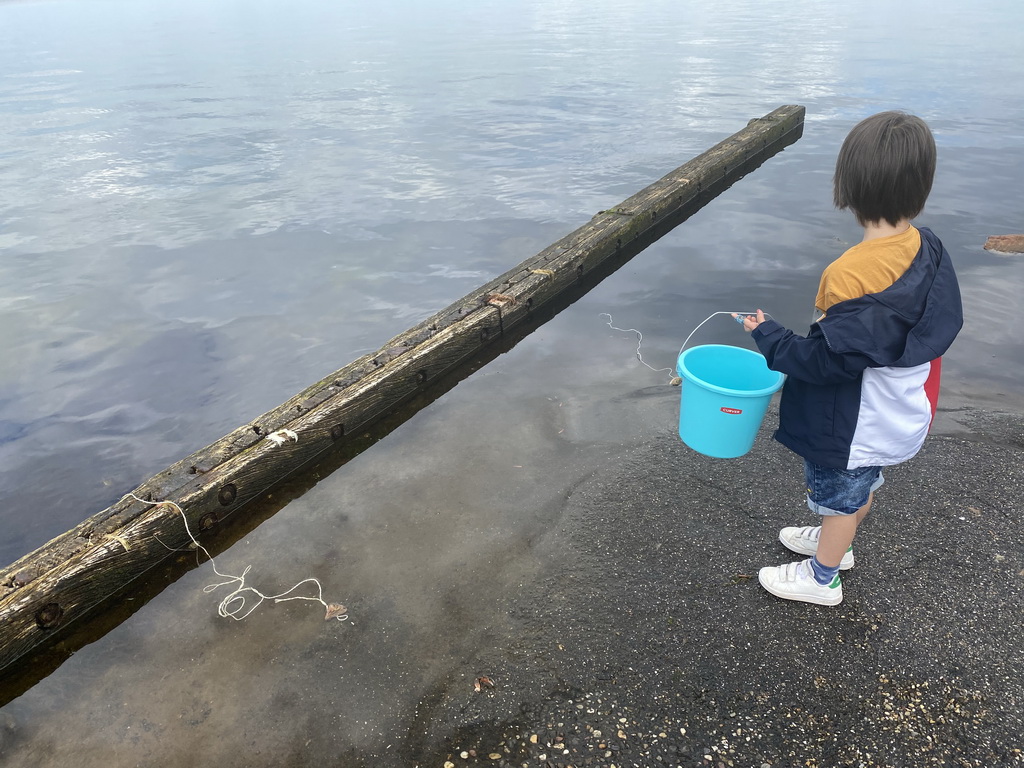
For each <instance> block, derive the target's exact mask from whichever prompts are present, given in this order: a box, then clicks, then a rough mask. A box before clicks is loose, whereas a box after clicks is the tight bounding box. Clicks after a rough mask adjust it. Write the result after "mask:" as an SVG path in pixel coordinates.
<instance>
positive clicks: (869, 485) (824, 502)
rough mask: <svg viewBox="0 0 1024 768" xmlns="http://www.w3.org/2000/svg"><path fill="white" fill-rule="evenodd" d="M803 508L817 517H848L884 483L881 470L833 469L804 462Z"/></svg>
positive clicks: (873, 468) (865, 468)
mask: <svg viewBox="0 0 1024 768" xmlns="http://www.w3.org/2000/svg"><path fill="white" fill-rule="evenodd" d="M804 477H805V478H806V480H807V506H808V507H810V508H811V511H812V512H816V513H817V514H819V515H852V514H853V513H854V512H856V511H857V510H858V509H860V508H861V507H863V506H864V505H865V504H867V503H868V497H869V496H870V495H871V492H872V491H874V490H876V489H878V488H879V487H881V485H882V483H884V482H885V478H884V477H882V468H881V467H857V469H833V468H832V467H822V466H819V465H817V464H812V463H811V462H809V461H807V460H806V459H805V460H804Z"/></svg>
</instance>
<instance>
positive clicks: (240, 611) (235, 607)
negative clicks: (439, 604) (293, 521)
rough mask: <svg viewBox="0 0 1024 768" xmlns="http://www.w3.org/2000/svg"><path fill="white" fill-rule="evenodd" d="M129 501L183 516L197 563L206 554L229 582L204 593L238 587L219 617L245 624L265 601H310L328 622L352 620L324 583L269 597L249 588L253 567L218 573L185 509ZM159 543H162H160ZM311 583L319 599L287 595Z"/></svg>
mask: <svg viewBox="0 0 1024 768" xmlns="http://www.w3.org/2000/svg"><path fill="white" fill-rule="evenodd" d="M127 498H132V499H135V500H136V501H141V502H142V503H143V504H149V505H151V506H154V507H157V508H159V507H166V508H168V509H173V510H174V511H175V512H177V513H178V514H179V515H180V516H181V521H182V523H183V524H184V526H185V533H187V534H188V537H189V539H191V540H192V544H193V545H194V546H195V548H196V562H197V563H198V562H199V553H200V552H202V553H203V554H204V555H206V557H207V559H208V560H209V561H210V567H211V568H213V572H214V573H216V574H217V575H218V576H220V577H221V578H223V579H226V581H221V582H218V583H216V584H209V585H207V586H206V587H204V588H203V592H207V593H211V592H214V591H216V590H218V589H220V588H221V587H225V586H228V585H231V584H234V585H235V589H234V590H233V591H232V592H230V593H229V594H228V595H227V596H226V597H225V598H224V599H223V600H221V601H220V605H219V606H218V608H217V613H218V615H220V616H222V617H223V618H230V619H234V620H235V621H241V620H242V619H244V618H246V617H247V616H248V615H249V614H251V613H252V612H253V611H255V610H256V609H257V608H259V607H260V605H262V604H263V601H265V600H272V601H274V602H275V603H284V602H287V601H289V600H309V601H310V602H314V603H320V604H321V605H322V606H323V607H324V609H325V615H324V620H325V621H330V620H331V619H336V620H338V621H345V620H346V619H347V618H348V613H347V610H346V608H345V606H344V605H342V604H341V603H328V602H327V601H326V600H324V596H323V594H324V593H323V587H322V586H321V584H320V581H319V580H318V579H315V578H313V577H310V578H308V579H303V580H302V581H300V582H299V583H298V584H296V585H295V586H293V587H291V588H290V589H286V590H285V591H284V592H281V593H280V594H277V595H265V594H263V593H262V592H260V591H259V590H258V589H256V588H255V587H250V586H246V583H245V577H246V576H247V575H248V573H249V571H250V570H251V569H252V566H251V565H247V566H246V567H245V570H243V571H242V574H241V575H240V576H233V575H231V574H230V573H221V572H220V571H219V570H218V569H217V564H216V562H214V559H213V555H211V554H210V552H209V551H208V550H207V549H206V547H204V546H203V545H202V544H200V543H199V540H198V539H197V538H196V537H195V536H194V535H193V534H192V529H191V528H189V525H188V518H187V517H186V516H185V512H184V510H182V508H181V507H179V506H178V505H177V504H175V503H174V502H173V501H147V500H146V499H140V498H139V497H138V496H136V495H135V494H134V493H128V494H125V495H124V496H123V497H122V501H123V500H124V499H127ZM157 540H158V541H159V539H157ZM160 543H161V544H162V545H163V546H164V547H167V545H166V544H164V543H163V542H162V541H161V542H160ZM167 549H171V551H178V550H174V549H172V548H171V547H167ZM309 583H312V584H315V585H316V591H317V595H316V597H312V596H309V595H292V596H291V597H286V595H291V594H292V592H295V591H296V590H297V589H298V588H299V587H301V586H302V585H304V584H309ZM251 598H255V601H254V602H252V600H251ZM249 603H251V604H249ZM247 604H248V605H247Z"/></svg>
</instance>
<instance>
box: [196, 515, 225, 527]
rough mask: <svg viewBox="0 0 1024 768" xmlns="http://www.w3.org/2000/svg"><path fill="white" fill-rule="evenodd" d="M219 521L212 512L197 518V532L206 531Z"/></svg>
mask: <svg viewBox="0 0 1024 768" xmlns="http://www.w3.org/2000/svg"><path fill="white" fill-rule="evenodd" d="M218 522H220V520H219V519H218V518H217V515H216V514H215V513H213V512H207V513H206V514H205V515H203V516H202V517H200V518H199V530H200V531H208V530H210V529H211V528H213V526H215V525H216V524H217V523H218Z"/></svg>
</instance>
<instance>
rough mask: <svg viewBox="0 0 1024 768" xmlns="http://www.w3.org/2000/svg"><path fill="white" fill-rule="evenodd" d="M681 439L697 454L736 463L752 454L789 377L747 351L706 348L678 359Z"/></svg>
mask: <svg viewBox="0 0 1024 768" xmlns="http://www.w3.org/2000/svg"><path fill="white" fill-rule="evenodd" d="M676 373H677V374H678V375H679V376H681V377H682V379H683V381H682V394H681V397H680V405H679V437H681V438H682V440H683V442H684V443H686V444H687V445H688V446H690V447H691V448H693V450H695V451H697V452H698V453H703V454H704V455H706V456H714V457H715V458H718V459H735V458H736V457H737V456H742V455H743V454H745V453H746V452H747V451H749V450H750V449H751V448H752V447H753V445H754V438H755V437H757V431H758V430H759V429H760V428H761V422H762V421H763V420H764V414H765V411H767V410H768V403H769V402H770V401H771V399H772V395H773V394H774V393H775V392H777V391H778V390H779V388H780V387H781V386H782V384H783V382H784V381H785V379H786V377H785V376H783V375H782V374H781V373H778V372H777V371H772V370H769V368H768V364H767V363H766V362H765V359H764V356H763V355H760V354H758V353H757V352H752V351H751V350H749V349H743V348H742V347H730V346H727V345H724V344H704V345H702V346H699V347H692V348H691V349H687V350H686V351H685V352H683V353H682V354H680V355H679V360H678V362H677V363H676Z"/></svg>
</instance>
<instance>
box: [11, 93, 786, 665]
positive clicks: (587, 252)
mask: <svg viewBox="0 0 1024 768" xmlns="http://www.w3.org/2000/svg"><path fill="white" fill-rule="evenodd" d="M803 119H804V108H803V107H800V106H785V107H780V108H779V109H777V110H775V111H773V112H771V113H770V114H768V115H766V116H765V117H762V118H757V119H754V120H751V121H750V123H749V124H748V125H747V127H746V128H744V129H743V130H741V131H739V132H738V133H736V134H734V135H732V136H730V137H729V138H727V139H725V140H724V141H722V142H721V143H719V144H717V145H716V146H714V147H712V148H711V149H709V150H708V151H706V152H704V153H703V154H701V155H699V156H698V157H696V158H694V159H693V160H690V161H689V162H687V163H686V164H685V165H683V166H681V167H679V168H677V169H676V170H675V171H672V172H671V173H669V174H668V175H667V176H665V177H664V178H662V179H661V180H659V181H657V182H655V183H654V184H652V185H650V186H649V187H647V188H646V189H644V190H642V191H640V192H638V193H637V194H635V195H633V196H632V197H630V198H628V199H627V200H625V201H623V202H622V203H620V204H619V205H617V206H615V207H614V208H610V209H608V210H606V211H602V212H600V213H599V214H597V215H596V216H594V217H593V219H592V220H591V221H590V222H589V223H587V224H585V225H584V226H582V227H580V228H579V229H577V230H576V231H575V232H572V233H571V234H569V235H567V236H566V237H564V238H562V239H561V240H559V241H558V242H556V243H554V244H553V245H551V246H549V247H548V248H545V249H544V250H543V251H541V252H540V253H538V254H536V255H535V256H533V257H532V258H529V259H527V260H526V261H524V262H523V263H521V264H519V265H518V266H516V267H515V268H513V269H511V270H509V271H508V272H506V273H505V274H503V275H501V276H500V277H498V278H497V279H495V280H492V281H491V282H489V283H487V284H486V285H484V286H482V287H481V288H479V289H478V290H476V291H473V292H472V293H470V294H468V295H467V296H465V297H463V298H462V299H460V300H459V301H457V302H455V303H454V304H452V305H451V306H449V307H448V308H446V309H443V310H441V311H440V312H438V313H437V314H435V315H434V316H433V317H430V318H429V319H427V320H426V321H424V322H422V323H420V324H419V325H417V326H416V327H414V328H412V329H410V330H408V331H406V332H405V333H403V334H400V335H399V336H396V337H395V338H394V339H392V340H391V341H389V342H388V343H387V344H385V345H384V346H383V347H382V348H381V349H380V350H378V351H377V352H375V353H373V354H369V355H365V356H363V357H361V358H359V359H358V360H356V361H354V362H352V363H350V364H349V365H346V366H345V367H344V368H342V369H340V370H338V371H336V372H335V373H333V374H331V375H330V376H328V377H326V378H325V379H323V380H321V381H319V382H317V383H316V384H314V385H312V386H311V387H309V388H307V389H306V390H304V391H303V392H300V393H299V394H298V395H296V396H295V397H293V398H292V399H291V400H289V401H288V402H286V403H284V404H282V405H281V406H279V407H277V408H275V409H274V410H272V411H269V412H267V413H265V414H263V415H262V416H260V417H259V418H258V419H255V420H254V421H252V422H251V423H249V424H247V425H245V426H242V427H239V428H238V429H236V430H234V431H233V432H231V433H230V434H228V435H226V436H224V437H223V438H221V439H220V440H218V441H217V442H215V443H213V444H212V445H210V446H207V447H206V448H203V449H202V450H200V451H197V452H196V453H194V454H192V455H191V456H189V457H188V458H186V459H183V460H182V461H179V462H178V463H176V464H174V465H173V466H171V467H169V468H167V469H166V470H164V471H163V472H160V473H159V474H157V475H155V476H154V477H152V478H150V479H149V480H147V481H145V482H144V483H142V484H141V485H140V486H139V487H137V488H135V489H134V491H133V492H132V493H133V494H134V495H135V496H137V497H139V498H141V499H145V500H147V501H173V502H174V503H175V504H176V505H178V506H179V507H180V508H181V509H182V510H183V511H184V514H185V515H186V517H187V519H188V521H189V525H190V526H191V527H192V529H193V531H196V532H197V535H199V536H200V537H201V536H202V533H203V532H204V531H210V530H211V529H212V528H213V527H215V526H217V524H218V523H219V522H220V521H221V520H223V519H224V518H225V517H226V516H228V515H230V514H232V513H234V512H236V511H238V510H239V509H241V508H243V507H244V506H245V505H246V504H247V502H250V501H252V500H253V499H255V498H256V497H257V496H260V495H261V494H263V493H265V492H266V491H267V490H269V489H270V488H272V487H273V486H274V485H276V484H277V483H279V482H281V481H282V480H283V479H284V478H286V477H288V476H289V475H291V474H292V473H294V472H296V471H297V470H299V469H300V468H303V467H305V466H306V465H308V464H310V462H313V461H314V460H317V459H318V458H322V457H323V456H325V455H327V454H328V453H330V452H332V451H334V450H336V449H338V447H339V446H344V445H345V444H346V442H348V441H350V440H351V439H352V437H353V435H359V434H361V433H363V432H364V431H365V430H367V429H368V428H369V427H370V426H371V425H374V424H376V423H378V422H380V421H381V420H382V419H384V418H385V417H387V416H388V415H389V414H392V413H394V412H395V409H396V408H398V407H399V406H401V405H402V404H403V403H404V402H406V401H408V400H409V399H410V398H412V397H414V396H416V395H418V394H422V393H423V392H425V391H428V390H429V389H430V388H431V387H434V386H439V382H441V381H442V379H444V378H449V379H450V377H451V373H452V372H453V371H455V370H457V369H458V367H459V366H460V365H464V364H465V363H466V361H468V360H471V359H472V358H474V356H476V355H478V354H480V352H481V350H485V349H487V348H488V347H489V346H492V345H497V344H500V343H501V340H502V339H503V338H504V337H506V336H509V335H511V334H510V332H511V331H512V329H514V328H516V327H517V326H520V325H524V324H529V323H531V322H537V317H538V315H539V314H541V310H542V309H545V312H544V314H547V310H546V308H549V307H551V306H554V305H555V304H557V303H558V299H559V297H561V296H565V295H567V294H570V293H572V292H573V291H574V289H576V290H578V288H579V286H580V285H581V284H583V283H584V282H586V281H588V277H589V278H592V277H593V276H598V277H599V278H600V277H603V276H604V274H603V272H606V271H608V270H609V269H613V268H617V266H619V265H621V264H622V263H625V261H626V260H628V259H629V258H631V257H632V256H634V255H636V254H637V253H639V252H640V251H641V250H643V249H644V248H645V247H647V246H648V245H649V244H650V243H652V242H654V241H655V240H656V239H658V238H659V237H661V236H662V235H664V234H665V233H666V232H668V231H670V230H671V229H672V228H673V227H675V226H676V225H677V224H679V223H680V222H682V221H684V220H685V219H687V218H688V217H689V216H690V215H692V214H693V213H694V212H695V211H697V210H699V209H700V208H702V207H703V206H704V205H705V204H707V203H708V202H709V201H710V200H711V199H713V198H714V197H715V196H717V195H718V194H720V193H721V192H722V191H723V190H725V189H726V188H728V187H729V186H730V185H731V184H732V183H733V182H735V181H736V180H738V179H740V178H741V177H742V176H744V175H745V174H746V173H748V172H749V171H751V170H753V169H754V168H756V167H757V166H758V165H760V164H761V163H762V162H764V161H765V160H766V159H768V158H769V157H771V156H772V155H774V154H776V153H778V152H779V151H781V150H782V149H783V148H785V147H786V146H788V145H789V144H791V143H793V142H794V141H796V140H797V139H799V138H800V135H801V134H802V130H803ZM188 544H189V539H188V536H187V534H186V532H185V530H184V527H183V526H182V520H181V517H180V516H179V514H178V513H177V511H175V510H174V509H173V508H171V507H169V506H154V505H153V504H146V503H142V502H139V501H135V500H134V499H130V498H129V497H128V496H127V495H126V497H125V498H124V499H122V500H121V501H120V502H118V503H116V504H114V505H112V506H110V507H108V508H107V509H105V510H103V511H101V512H99V513H97V514H94V515H92V516H91V517H89V518H87V519H86V520H85V521H84V522H82V523H81V524H80V525H78V526H76V527H75V528H74V529H72V530H70V531H68V532H66V533H64V534H62V535H60V536H58V537H56V538H54V539H53V540H52V541H50V542H48V543H47V544H45V545H44V546H42V547H40V548H39V549H38V550H36V551H35V552H32V553H30V554H28V555H26V556H25V557H23V558H21V559H20V560H18V561H17V562H15V563H13V564H12V565H10V566H8V567H7V568H5V569H3V570H0V669H3V668H4V667H6V666H8V665H10V664H11V663H12V662H14V661H15V660H17V659H18V658H19V657H21V656H22V655H24V654H25V653H26V652H27V651H29V650H30V649H31V648H33V647H34V646H36V645H38V644H40V643H44V642H47V641H48V640H49V639H51V638H54V637H56V636H57V635H58V633H59V629H60V628H62V627H66V626H67V624H68V623H70V622H71V621H73V620H75V619H78V618H80V617H82V616H83V615H85V614H86V613H87V612H88V611H89V609H90V608H92V607H93V606H95V605H96V604H98V603H99V602H101V601H102V600H103V599H104V598H106V597H108V596H110V595H112V594H114V593H115V592H117V591H118V590H120V589H123V588H124V586H125V585H126V584H127V583H129V582H130V581H132V580H133V579H135V578H137V577H138V576H139V575H141V574H142V573H144V572H145V571H146V570H147V569H149V568H151V567H152V566H154V565H156V564H157V563H159V562H160V561H162V560H164V559H165V558H166V557H168V556H169V554H170V549H168V548H175V547H183V546H186V545H188Z"/></svg>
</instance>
